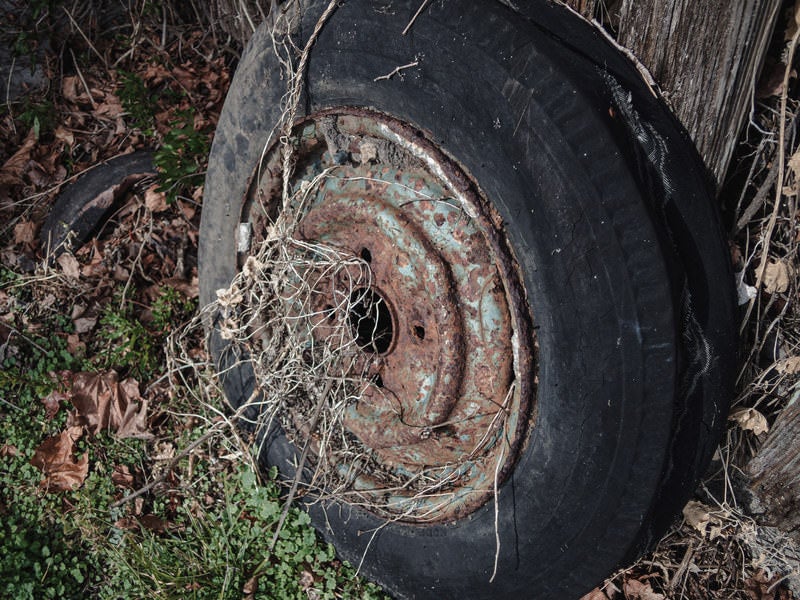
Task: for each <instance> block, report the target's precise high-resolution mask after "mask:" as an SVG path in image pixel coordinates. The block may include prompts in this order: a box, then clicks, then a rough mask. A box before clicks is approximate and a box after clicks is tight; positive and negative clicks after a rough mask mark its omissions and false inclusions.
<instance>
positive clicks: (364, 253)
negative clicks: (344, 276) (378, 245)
mask: <svg viewBox="0 0 800 600" xmlns="http://www.w3.org/2000/svg"><path fill="white" fill-rule="evenodd" d="M358 255H359V256H360V257H361V260H363V261H364V262H365V263H371V262H372V252H370V251H369V250H368V249H367V248H362V249H361V252H359V253H358Z"/></svg>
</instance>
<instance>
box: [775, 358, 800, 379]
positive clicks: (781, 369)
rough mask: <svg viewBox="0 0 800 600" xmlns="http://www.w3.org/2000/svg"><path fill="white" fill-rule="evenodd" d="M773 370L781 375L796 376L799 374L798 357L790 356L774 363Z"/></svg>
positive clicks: (799, 361)
mask: <svg viewBox="0 0 800 600" xmlns="http://www.w3.org/2000/svg"><path fill="white" fill-rule="evenodd" d="M775 369H776V370H777V371H778V373H780V374H782V375H797V374H798V373H800V356H790V357H789V358H784V359H782V360H779V361H778V362H776V363H775Z"/></svg>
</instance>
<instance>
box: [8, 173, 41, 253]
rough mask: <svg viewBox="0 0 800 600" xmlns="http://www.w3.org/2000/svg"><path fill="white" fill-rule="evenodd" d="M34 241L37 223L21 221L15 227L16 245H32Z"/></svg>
mask: <svg viewBox="0 0 800 600" xmlns="http://www.w3.org/2000/svg"><path fill="white" fill-rule="evenodd" d="M0 185H2V183H0ZM34 240H36V223H34V222H33V221H20V222H19V223H17V224H16V225H14V243H15V244H32V243H33V242H34Z"/></svg>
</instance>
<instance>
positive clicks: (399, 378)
mask: <svg viewBox="0 0 800 600" xmlns="http://www.w3.org/2000/svg"><path fill="white" fill-rule="evenodd" d="M289 146H290V147H291V148H292V150H291V152H292V160H293V163H294V168H293V170H292V177H291V180H290V182H289V183H290V188H291V189H300V188H301V187H302V186H306V187H307V186H309V185H310V183H311V182H314V185H315V190H314V192H313V193H312V194H311V199H310V200H309V201H306V202H304V203H303V205H302V206H291V207H289V210H292V211H298V212H301V213H302V215H301V216H300V217H299V219H298V228H297V235H298V236H299V237H300V238H301V239H305V240H309V241H314V242H317V243H322V244H326V245H330V246H332V247H335V248H337V249H338V250H340V251H344V252H346V253H348V254H350V255H353V256H356V257H359V258H360V259H361V261H363V263H366V264H368V265H369V270H370V271H371V278H370V280H369V282H368V285H364V286H362V287H357V288H355V289H353V288H352V287H351V288H346V289H344V288H343V285H344V283H343V281H342V280H341V273H340V274H339V275H338V276H337V277H338V279H337V278H334V280H327V279H324V278H323V279H322V280H320V282H318V286H319V288H320V293H319V294H318V295H317V296H316V298H315V300H314V302H315V306H314V307H313V308H314V312H315V313H316V314H318V315H319V318H318V322H317V323H316V326H315V327H314V329H313V332H310V333H309V335H310V336H311V337H313V338H314V341H315V342H316V343H331V342H330V338H328V337H327V336H326V331H325V320H326V319H330V320H334V317H338V320H344V321H347V322H348V323H349V325H350V327H349V330H350V336H351V339H350V340H349V342H350V343H353V342H354V343H355V345H356V346H357V347H358V348H359V349H360V351H361V355H362V356H361V358H360V360H358V361H356V362H357V364H358V365H359V368H361V369H362V370H363V373H365V374H366V378H367V384H366V385H365V386H364V388H363V390H362V393H361V395H360V398H359V400H358V401H357V402H355V403H352V404H351V405H349V406H348V408H347V410H346V413H345V416H344V420H343V426H344V428H345V429H346V430H347V432H348V434H349V435H352V436H353V437H354V438H355V439H356V440H358V442H359V443H360V444H362V445H363V448H364V451H365V452H366V453H368V454H369V456H370V466H369V468H366V469H365V467H364V465H363V464H361V465H359V466H358V471H359V472H358V473H357V474H354V466H353V465H339V468H340V469H341V471H342V472H343V473H347V478H348V480H349V483H350V488H351V490H353V491H355V493H357V494H358V495H359V497H360V498H362V499H366V502H362V504H366V505H367V506H368V507H371V508H374V509H375V510H376V512H379V513H381V514H382V515H383V516H386V515H387V514H388V515H389V516H392V517H393V518H395V519H399V520H403V521H409V522H444V521H451V520H453V519H457V518H460V517H462V516H465V515H466V514H469V513H471V512H472V511H474V510H475V509H476V508H478V507H480V506H481V505H482V504H484V503H485V502H486V501H487V499H489V498H490V497H491V496H492V493H493V491H494V490H496V489H497V486H498V485H499V484H500V483H502V481H503V479H504V478H505V477H506V476H507V475H508V473H509V472H510V471H511V469H512V468H513V465H514V461H515V459H516V456H517V454H518V452H519V450H520V447H521V446H522V445H523V443H524V440H525V438H526V437H527V434H528V431H529V429H530V426H531V424H532V423H533V420H534V408H535V403H534V401H533V399H534V397H535V389H534V388H535V383H534V382H535V360H534V358H535V357H534V341H533V333H532V331H533V330H532V328H531V326H530V323H531V316H530V314H529V311H528V304H527V302H526V299H525V294H524V288H523V286H522V284H521V281H522V277H521V274H520V271H519V268H518V266H517V263H516V261H515V260H514V258H513V253H512V251H511V249H510V247H509V245H508V242H507V240H506V238H505V236H504V235H503V232H502V220H501V219H500V217H499V216H498V215H497V213H496V212H495V211H494V210H493V208H492V206H491V204H490V203H489V202H488V201H487V200H486V198H485V197H484V196H483V194H482V193H481V192H480V190H479V187H478V186H477V185H476V184H475V182H474V181H473V180H472V179H471V178H470V177H469V176H468V175H467V174H466V173H465V171H464V169H463V168H461V167H460V166H459V165H458V164H457V163H456V162H455V161H454V160H453V159H451V158H450V157H448V156H447V155H446V154H445V153H444V152H443V151H442V150H440V149H439V148H438V147H437V146H436V145H435V144H433V143H431V142H430V141H429V140H428V138H427V137H426V136H425V135H424V134H422V133H421V132H419V131H418V130H416V129H415V128H413V127H410V126H409V125H407V124H405V123H403V122H401V121H399V120H397V119H394V118H392V117H390V116H387V115H384V114H381V113H377V112H374V111H369V110H365V109H357V108H342V107H339V108H336V109H331V110H326V111H320V112H317V113H315V114H313V115H311V116H309V117H306V118H305V119H303V120H302V121H300V122H298V123H297V124H296V126H295V128H294V130H293V135H292V138H291V140H289ZM286 148H287V145H285V144H284V145H282V144H280V143H277V142H276V143H275V144H273V145H272V146H271V147H270V148H268V149H267V150H266V152H265V154H264V159H263V160H262V163H261V164H260V165H259V167H258V168H257V170H256V172H255V174H254V177H253V183H252V185H251V188H250V193H249V197H248V198H247V201H246V202H245V203H244V206H243V213H242V216H241V220H240V222H242V223H250V224H251V230H252V234H253V242H254V243H256V244H257V243H258V242H260V241H262V240H263V239H264V238H265V236H266V232H267V231H269V228H270V225H271V224H272V223H273V221H274V219H275V218H276V215H277V213H278V212H279V211H280V210H285V209H286V207H285V206H283V203H282V200H281V198H282V189H283V176H282V173H283V169H284V161H283V158H284V156H285V152H286ZM242 258H243V257H242ZM349 279H350V280H351V281H352V278H349ZM336 294H339V295H341V294H348V295H349V300H350V301H349V303H347V306H348V307H349V308H348V313H347V314H346V315H333V314H332V313H333V312H335V311H336V310H337V309H336V308H334V307H338V306H339V305H340V302H337V301H336V299H335V298H334V297H333V296H334V295H336ZM290 418H291V419H293V421H294V424H295V425H296V428H297V429H298V430H300V429H302V428H303V425H302V422H303V421H304V419H307V415H293V416H292V417H290ZM290 426H291V425H290ZM386 473H391V474H393V477H391V478H388V479H387V477H386V476H385V475H386ZM434 474H435V475H434ZM431 477H435V478H436V479H437V481H436V484H435V485H433V486H429V487H428V488H425V489H423V490H422V491H420V490H421V488H420V487H419V485H416V484H415V483H414V482H419V481H420V480H424V479H426V478H427V479H430V478H431ZM389 480H390V481H391V483H387V481H389ZM398 481H405V482H407V483H404V484H401V485H398V484H397V482H398Z"/></svg>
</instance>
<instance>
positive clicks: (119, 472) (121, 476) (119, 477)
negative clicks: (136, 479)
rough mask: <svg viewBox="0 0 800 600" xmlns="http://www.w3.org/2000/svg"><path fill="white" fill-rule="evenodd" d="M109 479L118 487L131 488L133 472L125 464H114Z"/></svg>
mask: <svg viewBox="0 0 800 600" xmlns="http://www.w3.org/2000/svg"><path fill="white" fill-rule="evenodd" d="M111 481H112V482H113V483H114V485H116V486H118V487H121V488H129V489H133V474H132V473H131V470H130V469H129V468H128V466H127V465H114V471H113V472H112V473H111Z"/></svg>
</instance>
